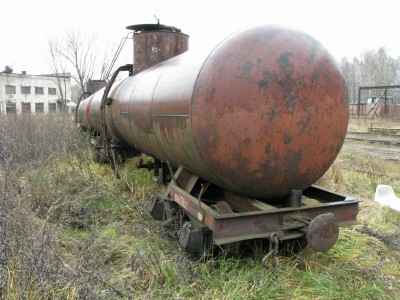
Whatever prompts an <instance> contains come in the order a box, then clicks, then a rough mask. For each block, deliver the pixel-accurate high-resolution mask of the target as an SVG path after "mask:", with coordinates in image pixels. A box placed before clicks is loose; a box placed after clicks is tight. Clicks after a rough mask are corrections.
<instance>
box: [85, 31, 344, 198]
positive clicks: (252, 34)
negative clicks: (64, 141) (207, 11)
mask: <svg viewBox="0 0 400 300" xmlns="http://www.w3.org/2000/svg"><path fill="white" fill-rule="evenodd" d="M112 98H113V102H112V104H111V105H110V106H108V107H107V111H106V113H107V124H108V126H107V128H108V130H109V134H111V135H113V136H116V137H117V138H118V139H119V140H122V141H123V142H124V143H128V144H129V145H131V146H132V147H135V148H136V149H139V150H141V151H142V152H143V153H146V154H149V155H152V156H154V157H156V158H158V159H160V160H161V161H169V162H170V163H171V164H172V165H175V166H180V165H181V166H184V167H185V168H187V169H189V170H190V171H191V172H193V173H194V174H196V175H199V176H200V177H202V178H204V179H206V180H208V181H210V182H212V183H214V184H216V185H219V186H221V187H223V188H226V189H228V190H230V191H232V192H234V193H237V194H240V195H245V196H249V197H254V198H258V199H273V198H278V197H282V196H287V195H290V193H291V191H292V190H303V189H305V188H307V187H308V186H310V185H311V184H313V183H315V181H317V180H318V179H319V178H320V177H321V176H322V175H323V174H324V173H325V172H326V170H327V169H328V168H329V166H330V165H331V164H332V162H333V161H334V159H335V158H336V156H337V155H338V153H339V151H340V149H341V146H342V144H343V141H344V138H345V134H346V130H347V123H348V117H349V108H348V94H347V88H346V84H345V82H344V80H343V77H342V75H341V73H340V71H339V69H338V67H337V65H336V63H335V62H334V60H333V58H332V57H331V56H330V54H329V53H328V52H327V50H326V49H325V48H324V47H322V45H321V44H320V43H319V42H318V41H316V40H315V39H314V38H312V37H310V36H309V35H307V34H304V33H302V32H299V31H296V30H293V29H289V28H285V27H279V26H272V25H269V26H268V25H265V26H259V27H253V28H248V29H243V30H240V31H238V32H236V33H234V34H232V35H231V36H229V37H227V38H226V39H225V40H223V41H222V42H221V43H220V44H219V45H218V46H216V47H215V48H214V49H213V50H212V51H211V53H207V54H206V55H204V56H199V55H193V54H192V53H191V52H186V53H184V54H181V55H179V56H177V57H174V58H171V59H169V60H167V61H165V62H162V63H160V64H157V65H155V66H153V67H151V68H149V69H147V70H145V71H143V72H140V73H138V74H137V75H135V76H132V77H130V78H128V79H126V80H125V81H124V82H122V83H121V84H120V85H119V86H118V87H117V88H115V89H114V91H113V93H112ZM93 103H94V101H92V104H91V105H93ZM96 103H97V102H96ZM97 130H99V128H97Z"/></svg>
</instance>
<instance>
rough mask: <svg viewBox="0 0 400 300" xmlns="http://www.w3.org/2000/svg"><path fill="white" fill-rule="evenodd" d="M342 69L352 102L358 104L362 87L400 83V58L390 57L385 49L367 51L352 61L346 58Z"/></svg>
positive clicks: (341, 65)
mask: <svg viewBox="0 0 400 300" xmlns="http://www.w3.org/2000/svg"><path fill="white" fill-rule="evenodd" d="M340 67H341V70H342V73H343V76H344V78H345V80H346V83H347V85H348V88H349V93H350V102H357V99H358V87H360V86H379V85H393V84H399V83H400V76H399V75H400V70H399V68H400V57H399V58H397V59H395V58H393V57H391V56H389V55H388V53H387V51H386V49H385V48H379V49H378V50H368V51H365V52H364V53H362V54H361V55H360V56H359V57H354V58H353V59H352V61H349V59H348V58H345V57H344V58H342V59H341V61H340Z"/></svg>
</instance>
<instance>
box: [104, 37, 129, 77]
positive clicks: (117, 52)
mask: <svg viewBox="0 0 400 300" xmlns="http://www.w3.org/2000/svg"><path fill="white" fill-rule="evenodd" d="M130 35H131V37H129V36H130ZM133 35H134V33H133V32H129V33H128V34H127V35H126V37H124V38H122V40H121V42H120V43H119V45H118V48H117V51H116V52H115V55H114V57H113V59H112V61H111V64H110V67H109V68H108V70H107V73H106V76H105V79H106V80H107V79H108V76H110V73H111V70H112V68H113V67H114V64H115V62H116V61H117V59H118V56H119V54H120V53H121V50H122V48H123V47H124V45H125V42H126V40H127V39H133Z"/></svg>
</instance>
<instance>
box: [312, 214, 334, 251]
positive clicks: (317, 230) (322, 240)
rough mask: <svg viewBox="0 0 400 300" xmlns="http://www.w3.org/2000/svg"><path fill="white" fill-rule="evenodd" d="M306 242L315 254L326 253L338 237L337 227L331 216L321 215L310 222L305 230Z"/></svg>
mask: <svg viewBox="0 0 400 300" xmlns="http://www.w3.org/2000/svg"><path fill="white" fill-rule="evenodd" d="M306 237H307V242H308V244H309V245H310V247H311V248H312V249H313V250H314V251H317V252H325V251H328V250H329V249H331V248H332V247H333V245H335V243H336V241H337V239H338V237H339V226H338V224H337V222H336V219H335V216H334V215H333V214H330V213H328V214H322V215H319V216H317V217H316V218H315V219H314V220H312V221H311V223H310V225H309V226H308V229H307V235H306Z"/></svg>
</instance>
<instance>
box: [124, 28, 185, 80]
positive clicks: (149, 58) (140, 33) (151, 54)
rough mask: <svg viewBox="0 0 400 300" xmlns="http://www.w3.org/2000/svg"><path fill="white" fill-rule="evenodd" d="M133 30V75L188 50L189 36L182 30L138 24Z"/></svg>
mask: <svg viewBox="0 0 400 300" xmlns="http://www.w3.org/2000/svg"><path fill="white" fill-rule="evenodd" d="M126 28H127V29H130V30H133V31H134V35H133V74H137V73H139V72H141V71H143V70H145V69H147V68H150V67H152V66H154V65H156V64H158V63H160V62H162V61H164V60H167V59H169V58H171V57H174V56H177V55H179V54H181V53H183V52H186V51H187V50H188V38H189V36H188V35H186V34H184V33H182V32H181V30H180V29H178V28H176V27H173V26H166V25H162V24H137V25H131V26H128V27H126Z"/></svg>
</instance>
